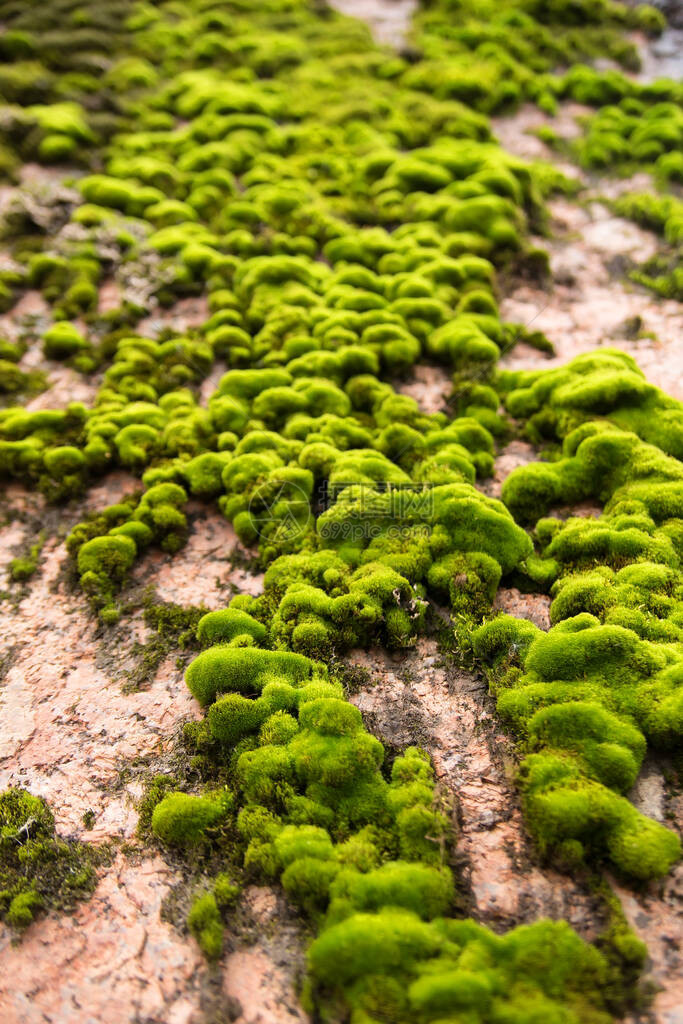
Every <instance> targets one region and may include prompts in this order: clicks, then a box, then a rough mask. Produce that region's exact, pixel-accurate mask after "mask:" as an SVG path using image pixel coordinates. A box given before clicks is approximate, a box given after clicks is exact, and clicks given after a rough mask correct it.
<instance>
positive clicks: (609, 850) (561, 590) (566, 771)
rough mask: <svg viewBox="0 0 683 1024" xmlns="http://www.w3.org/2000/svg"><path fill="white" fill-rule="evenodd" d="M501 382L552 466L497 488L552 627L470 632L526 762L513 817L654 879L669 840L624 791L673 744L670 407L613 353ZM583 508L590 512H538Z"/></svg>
mask: <svg viewBox="0 0 683 1024" xmlns="http://www.w3.org/2000/svg"><path fill="white" fill-rule="evenodd" d="M500 385H501V389H502V391H503V393H504V395H505V402H506V406H507V408H508V409H509V410H510V412H512V413H513V415H516V416H518V417H520V418H522V417H523V418H524V419H525V420H526V430H527V432H528V435H529V436H531V437H533V438H534V439H535V440H539V439H540V438H541V437H544V438H546V439H551V440H554V441H560V442H561V443H562V457H561V458H559V459H558V460H557V461H555V462H550V463H534V464H532V465H530V466H526V467H522V468H521V469H519V470H516V471H515V472H513V473H512V474H511V475H510V476H509V477H508V479H507V480H506V482H505V484H504V486H503V500H504V501H505V503H506V504H507V505H508V507H510V509H511V510H512V511H513V513H514V514H515V516H516V517H517V518H518V519H519V520H522V521H525V522H531V523H535V537H536V541H537V545H538V553H537V554H534V555H533V556H532V557H531V558H529V559H527V561H526V563H525V564H524V566H523V570H524V572H525V573H526V575H527V577H528V578H530V579H531V580H532V581H534V582H535V583H536V584H537V585H540V586H542V587H544V588H545V589H550V593H551V595H552V597H553V599H554V600H553V603H552V605H551V609H550V615H551V622H552V627H551V629H550V631H549V632H548V633H545V634H544V633H542V632H541V631H540V630H538V629H537V628H536V627H535V626H533V625H531V624H530V623H520V622H518V621H516V620H514V619H512V618H511V617H509V616H500V617H498V618H494V619H492V620H491V621H489V622H487V623H485V624H484V625H483V626H482V627H481V628H480V629H479V630H477V632H475V634H474V638H473V641H474V644H473V646H474V651H475V654H476V655H477V656H478V657H479V658H480V659H481V660H482V661H483V662H484V663H487V664H488V665H489V667H490V671H491V678H492V682H493V685H494V687H495V689H496V691H497V697H498V709H499V711H500V713H501V714H502V715H503V717H504V718H505V719H507V720H508V721H509V722H510V724H511V725H512V727H513V728H514V730H515V731H516V732H517V734H518V735H519V736H520V738H521V739H522V741H523V742H524V744H525V749H526V751H527V752H528V756H527V757H526V759H525V760H524V762H523V763H522V766H521V781H522V791H523V795H524V800H525V804H526V810H527V818H528V821H529V823H530V826H531V828H532V830H533V832H534V833H535V835H536V837H537V840H538V842H539V845H540V848H541V849H542V850H548V851H554V852H555V854H556V855H558V856H559V857H560V859H563V860H564V861H566V862H567V863H580V862H581V861H582V860H583V859H584V856H586V857H587V858H588V859H589V860H591V859H593V860H594V859H595V858H597V859H598V860H599V859H602V858H604V859H606V860H608V861H611V863H612V864H613V865H614V866H615V867H617V868H618V869H619V870H620V871H621V872H622V874H624V875H625V876H630V877H633V878H635V879H641V880H647V879H649V878H653V877H658V876H661V875H663V874H665V873H666V872H667V871H668V870H669V868H670V867H671V865H672V863H674V862H675V860H677V859H678V857H679V856H680V840H679V838H678V836H676V835H675V834H674V833H673V832H670V831H669V830H667V829H665V828H663V827H662V826H661V825H658V824H657V823H656V822H653V821H650V820H649V819H647V818H645V817H643V816H642V815H640V814H639V813H638V812H637V811H636V810H635V808H634V807H633V806H632V805H631V804H630V803H629V802H628V800H626V799H625V796H626V794H627V793H628V792H629V790H630V789H631V787H632V786H633V784H634V782H635V780H636V778H637V776H638V773H639V770H640V766H641V764H642V759H643V756H644V754H645V750H646V745H650V746H651V747H652V748H654V749H661V750H671V749H674V748H675V747H676V746H677V745H678V744H680V737H681V730H682V727H683V723H682V721H681V714H680V708H681V694H682V693H683V690H681V682H682V681H683V633H682V632H681V628H682V626H683V593H682V591H681V585H680V568H681V558H682V557H683V485H682V481H683V464H682V463H681V456H682V455H683V446H682V439H683V431H682V427H683V410H682V407H681V404H680V403H678V402H676V401H674V400H673V399H669V398H667V397H666V396H665V395H663V394H662V393H661V392H660V391H659V390H658V389H657V388H654V387H653V386H652V385H650V384H648V383H647V382H646V381H645V380H644V378H643V377H642V374H640V372H639V371H638V370H637V368H636V366H635V364H634V363H633V361H632V360H631V359H630V357H627V356H624V355H623V354H621V353H618V352H615V351H608V352H602V353H596V354H594V355H589V356H582V357H579V358H578V359H576V360H574V361H573V362H572V363H570V364H569V365H568V366H567V367H564V368H562V369H560V370H557V371H549V372H546V373H543V372H541V373H530V374H527V373H522V374H515V373H513V374H502V375H501V377H500ZM596 415H599V416H601V417H602V419H599V420H597V419H595V417H596ZM585 499H593V500H597V501H598V502H599V503H600V504H604V511H603V512H602V514H601V515H599V516H594V515H590V516H581V517H569V518H568V519H560V518H556V517H553V516H550V517H542V518H540V519H539V518H538V517H539V513H540V514H541V515H542V514H543V513H544V512H547V511H550V510H552V509H556V508H558V507H560V506H564V505H569V506H571V505H572V504H575V503H576V502H579V501H582V500H585Z"/></svg>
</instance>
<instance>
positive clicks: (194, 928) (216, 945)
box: [187, 892, 223, 960]
mask: <svg viewBox="0 0 683 1024" xmlns="http://www.w3.org/2000/svg"><path fill="white" fill-rule="evenodd" d="M187 927H188V928H189V929H190V931H191V932H192V934H193V935H194V937H195V939H196V940H197V942H198V943H199V945H200V947H201V950H202V952H203V953H204V955H205V956H206V957H208V959H209V960H218V959H219V957H220V955H221V953H222V952H223V922H222V920H221V915H220V913H219V910H218V904H217V903H216V897H215V896H214V894H213V893H210V892H207V893H204V894H203V895H202V896H197V898H196V899H195V901H194V903H193V904H192V908H191V909H190V913H189V914H188V917H187Z"/></svg>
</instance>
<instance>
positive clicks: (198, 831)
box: [151, 793, 231, 846]
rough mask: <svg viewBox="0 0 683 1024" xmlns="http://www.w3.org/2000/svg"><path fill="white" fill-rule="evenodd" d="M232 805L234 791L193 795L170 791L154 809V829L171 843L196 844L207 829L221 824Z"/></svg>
mask: <svg viewBox="0 0 683 1024" xmlns="http://www.w3.org/2000/svg"><path fill="white" fill-rule="evenodd" d="M230 805H231V799H230V794H228V793H224V794H221V795H220V796H192V795H191V794H189V793H169V794H168V795H167V796H165V797H164V798H163V800H161V802H160V803H158V804H157V805H156V807H155V808H154V811H153V812H152V819H151V824H152V831H153V832H154V834H155V835H156V836H158V838H159V839H161V840H162V841H163V842H164V843H168V844H169V845H171V846H190V845H194V844H196V843H198V842H200V840H201V839H202V838H203V837H204V835H205V833H206V830H207V829H210V828H212V827H214V826H217V825H219V824H220V822H221V821H222V820H223V819H224V818H225V816H226V814H227V812H228V810H229V808H230Z"/></svg>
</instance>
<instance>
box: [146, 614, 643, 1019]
mask: <svg viewBox="0 0 683 1024" xmlns="http://www.w3.org/2000/svg"><path fill="white" fill-rule="evenodd" d="M210 614H211V615H212V616H214V617H215V616H216V614H217V613H210ZM218 614H220V613H218ZM207 618H208V616H207ZM239 618H240V625H239V628H241V629H243V630H244V632H243V633H242V634H236V635H232V636H231V637H230V639H228V638H227V637H228V635H229V634H232V633H233V623H234V624H235V625H236V623H237V617H233V619H232V620H231V619H229V618H227V617H226V618H225V623H226V625H225V630H226V632H224V634H223V636H222V639H223V640H224V641H225V642H224V643H222V644H220V645H219V646H214V647H211V648H208V649H207V650H206V651H205V652H204V653H203V654H202V655H201V656H200V659H197V662H196V663H195V664H196V667H193V666H192V665H191V666H190V668H189V670H188V674H187V677H188V684H189V685H190V687H191V688H192V689H193V691H194V690H195V689H196V684H197V680H198V679H199V678H200V677H201V678H202V679H204V678H207V679H209V680H210V679H211V677H212V675H213V679H214V682H213V684H211V685H210V686H209V690H210V691H211V694H212V695H211V696H209V697H208V702H210V701H211V700H212V699H213V696H214V695H217V699H215V701H214V702H213V703H209V709H208V715H207V718H206V720H205V722H204V723H203V724H201V725H198V726H196V727H193V728H192V729H191V730H190V733H191V735H190V733H188V740H189V741H190V743H191V745H192V744H195V745H197V749H198V750H202V749H204V750H206V749H207V747H206V744H207V741H208V742H209V743H212V744H213V745H214V746H213V753H212V755H211V757H213V758H217V759H218V763H220V764H222V765H226V764H229V766H230V767H229V781H228V789H227V790H222V791H218V790H215V789H212V788H211V786H210V785H209V788H208V790H207V791H206V792H205V794H204V795H192V794H186V793H183V792H178V791H175V792H173V791H171V792H169V789H171V790H172V788H173V781H172V780H168V779H166V778H162V779H161V780H160V785H159V786H158V787H157V789H156V791H155V793H154V794H153V795H152V794H151V793H150V799H151V803H150V802H149V801H148V803H149V806H148V807H147V809H146V810H145V821H146V822H148V823H149V824H151V828H152V829H153V830H154V832H155V833H156V834H157V836H158V837H159V838H160V839H162V840H163V841H164V842H166V843H169V844H171V845H173V846H176V847H178V848H180V849H186V850H189V851H192V849H193V848H194V847H195V845H196V844H197V843H199V845H200V847H201V846H202V845H205V844H207V843H208V844H209V845H210V844H211V843H212V842H216V841H219V842H220V840H219V839H218V838H214V839H212V838H211V836H212V830H214V829H218V830H219V833H220V832H221V831H224V830H226V829H227V830H228V831H231V830H232V829H233V828H234V827H236V828H237V830H238V832H239V834H240V836H241V844H242V850H243V864H242V865H241V867H239V866H238V868H237V872H236V873H234V874H233V875H232V876H231V877H229V878H228V879H227V881H226V883H225V886H224V883H223V879H222V878H218V879H217V880H216V883H215V885H214V886H212V887H211V888H209V889H208V890H207V889H206V886H204V887H203V888H202V889H201V891H200V892H199V893H198V894H197V897H196V899H195V902H194V903H193V905H192V908H191V911H190V915H189V918H188V926H189V927H190V930H191V931H192V933H193V934H194V935H195V936H196V938H197V940H198V941H199V943H200V945H201V946H202V948H203V949H204V951H205V953H206V955H207V956H208V957H209V958H216V957H218V956H219V955H220V951H221V948H222V933H223V918H222V914H221V905H220V902H219V895H221V893H222V890H223V888H224V887H227V888H226V892H227V894H228V897H229V900H228V904H229V903H230V902H231V901H232V900H233V899H234V898H235V895H236V890H237V886H238V884H239V878H240V877H244V878H245V879H246V880H248V879H249V878H264V877H265V878H267V879H271V880H278V879H279V880H280V881H281V884H282V885H283V887H284V889H285V891H286V892H287V893H288V895H289V896H290V898H291V899H292V900H293V901H294V902H295V903H296V904H298V906H299V907H300V909H301V910H302V912H303V913H304V914H305V915H306V916H307V917H309V919H311V921H312V923H313V924H314V926H315V927H316V928H317V930H318V931H319V937H318V938H317V939H315V941H314V942H313V945H312V946H311V949H310V952H309V969H310V974H309V979H308V981H307V985H306V1002H307V1004H308V1005H309V1007H310V1008H311V1009H312V1008H313V1007H314V1006H315V1008H316V1011H317V1012H320V1013H322V1014H323V1017H325V1016H326V1015H327V1014H330V1013H331V1014H332V1015H333V1016H334V1014H335V1012H337V1009H335V1008H338V1007H339V1006H340V1005H344V1006H345V1007H347V1008H349V1009H351V1011H352V1012H353V1013H354V1014H356V1015H361V1019H363V1020H375V1019H381V1017H382V1013H384V1014H386V1012H387V1008H391V1013H392V1020H396V1021H397V1022H400V1021H406V1022H407V1021H409V1020H415V1019H420V1020H423V1021H425V1022H427V1021H430V1020H434V1021H436V1020H438V1019H442V1017H443V1013H444V1012H451V1013H452V1012H454V1011H456V1010H457V1011H458V1012H459V1011H461V1010H463V1009H465V1008H467V1009H468V1012H470V1014H473V1013H476V1017H474V1018H473V1019H477V1020H482V1021H485V1020H496V1019H498V1017H497V1015H498V1014H500V1013H507V1014H509V1013H510V1012H513V1011H514V1012H516V1013H523V1012H529V1010H530V1009H531V1008H533V1009H534V1010H538V1012H539V1013H541V1012H542V1013H543V1014H545V1015H546V1019H552V1015H553V1014H558V1013H560V1012H561V1013H562V1014H564V1015H565V1016H564V1017H563V1018H562V1019H566V1020H567V1021H570V1022H571V1021H576V1022H577V1024H578V1022H579V1021H581V1022H583V1021H585V1020H591V1021H595V1022H596V1024H603V1022H607V1021H608V1020H610V1019H611V1017H610V1011H611V1010H614V1009H615V1008H616V1007H617V1005H618V1004H619V1003H620V1001H621V1000H623V998H624V997H625V990H624V988H623V983H622V982H621V981H620V979H621V978H622V977H623V978H625V976H626V975H625V968H624V963H625V962H626V960H627V959H628V958H626V959H624V958H622V961H621V962H619V963H618V964H617V958H610V957H608V956H607V955H605V954H603V953H601V952H599V951H598V950H597V949H595V948H592V947H590V946H588V945H586V944H585V943H583V942H582V941H581V940H580V939H578V937H577V936H576V935H575V934H574V933H573V932H572V931H571V929H570V928H569V927H568V926H567V925H566V924H563V923H561V924H557V923H551V922H538V923H537V924H536V925H532V926H531V927H524V928H519V929H515V930H513V931H511V932H509V933H508V935H507V936H506V937H505V938H504V939H500V938H497V937H495V936H493V934H492V933H491V932H489V931H488V930H487V929H485V928H482V927H481V926H479V925H475V924H474V923H473V922H471V921H455V920H453V919H448V917H444V915H445V914H447V913H448V911H449V909H450V908H451V907H452V901H453V898H454V889H453V879H452V876H451V872H450V868H449V866H448V864H447V862H445V861H444V859H443V849H444V844H443V843H442V842H440V837H442V836H445V834H446V831H447V829H448V828H449V825H448V822H447V820H446V819H445V818H444V817H443V815H442V814H441V812H440V811H439V810H437V809H436V807H435V803H434V777H433V772H432V768H431V765H430V762H429V759H428V757H427V756H426V755H425V754H424V753H423V752H421V751H419V750H417V749H416V748H411V749H408V750H406V751H405V752H404V753H403V754H402V755H400V756H399V757H397V758H396V760H395V761H394V763H393V766H392V769H391V775H390V778H389V779H386V778H385V777H384V776H383V774H382V772H381V763H382V758H383V750H382V746H381V744H380V743H379V742H378V741H377V740H375V739H374V738H373V737H371V736H369V735H368V734H367V732H366V731H365V729H364V726H363V723H362V719H361V716H360V713H359V712H358V710H357V709H356V708H355V707H354V706H353V705H351V704H349V703H348V702H347V701H346V700H345V699H344V698H343V696H342V690H341V687H340V686H339V684H338V683H337V682H336V681H335V679H334V677H332V679H329V678H328V676H327V670H326V669H325V667H324V666H323V665H322V664H320V663H316V662H314V661H311V660H309V659H306V658H301V656H298V658H297V657H296V656H293V655H289V658H292V659H293V660H292V661H291V663H290V661H289V660H288V659H287V658H285V659H284V660H283V656H282V655H279V654H278V653H277V652H269V651H267V650H263V649H259V648H255V647H253V646H247V647H244V646H241V644H242V643H243V640H242V637H244V636H245V635H248V636H249V637H250V638H251V639H252V641H253V639H254V634H255V633H258V628H257V627H258V623H257V622H256V620H254V622H253V624H251V625H250V624H249V623H248V622H246V619H247V618H248V616H247V615H246V613H244V614H241V615H240V617H239ZM214 623H215V625H214ZM218 625H219V620H217V619H211V620H210V621H209V622H207V623H206V624H205V625H204V626H201V625H200V628H199V632H200V633H202V634H204V635H205V634H206V629H207V628H208V627H209V626H211V628H212V629H215V628H217V627H218ZM246 627H250V628H249V629H247V628H246ZM230 652H232V656H231V660H234V662H235V667H234V671H232V670H231V673H230V675H229V676H226V675H225V665H224V662H225V658H226V656H227V655H228V654H229V653H230ZM214 663H215V664H214ZM240 663H241V666H242V667H241V669H240V668H238V665H239V664H240ZM231 680H234V681H235V682H237V681H239V685H240V689H241V691H242V692H241V693H239V692H235V690H234V689H233V687H234V685H235V682H231ZM245 680H249V682H248V685H247V686H246V687H245V682H244V681H245ZM204 689H205V690H206V687H205V688H204ZM245 689H246V693H245ZM226 690H227V692H225V691H226ZM222 691H223V695H221V692H222ZM203 692H204V691H203ZM235 878H236V879H237V883H235V881H234V879H235ZM619 934H621V932H620V933H619ZM362 937H364V938H362ZM359 943H360V945H359ZM352 950H359V951H360V952H358V955H356V953H355V952H351V951H352ZM631 952H632V954H633V955H632V957H631V960H630V961H628V962H629V963H630V964H631V967H630V970H631V973H632V974H633V972H634V970H636V973H637V968H634V965H635V964H636V961H637V962H638V963H640V962H641V961H640V960H639V959H638V956H636V954H637V953H638V954H639V955H640V957H641V959H642V950H640V949H638V950H632V951H631ZM548 957H550V959H551V960H552V961H553V962H555V961H559V963H560V964H561V966H558V968H557V970H556V972H555V973H554V974H552V977H549V976H548V964H549V960H548V959H547V958H548ZM333 964H335V965H336V966H335V967H334V968H333V967H332V965H333ZM513 977H514V979H515V984H514V985H513V984H512V979H513ZM632 983H633V977H631V979H630V981H629V983H628V984H629V986H630V985H631V984H632ZM603 992H606V993H607V995H606V997H605V996H604V995H603ZM629 992H630V988H629ZM380 1007H382V1013H380ZM560 1007H561V1008H562V1009H560ZM378 1013H379V1014H380V1017H376V1014H378ZM416 1014H417V1015H418V1016H417V1018H416ZM548 1015H551V1016H550V1017H548ZM558 1019H560V1018H558Z"/></svg>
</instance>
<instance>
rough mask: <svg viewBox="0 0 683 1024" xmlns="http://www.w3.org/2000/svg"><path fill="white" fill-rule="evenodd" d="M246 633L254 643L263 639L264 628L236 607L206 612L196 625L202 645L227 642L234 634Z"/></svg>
mask: <svg viewBox="0 0 683 1024" xmlns="http://www.w3.org/2000/svg"><path fill="white" fill-rule="evenodd" d="M245 633H246V634H247V635H248V636H251V637H253V639H254V641H255V642H256V643H260V642H261V641H262V640H264V639H265V635H266V628H265V626H263V625H262V624H261V623H260V622H257V620H256V619H254V618H252V616H251V615H248V614H247V613H246V612H243V611H240V610H239V609H238V608H224V609H221V610H220V611H216V612H208V613H207V614H206V615H204V616H203V617H202V618H201V619H200V620H199V623H198V625H197V639H198V640H199V641H200V643H201V644H203V645H204V646H209V645H211V644H216V643H227V642H229V641H230V640H233V639H234V638H235V637H236V636H240V635H244V634H245Z"/></svg>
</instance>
